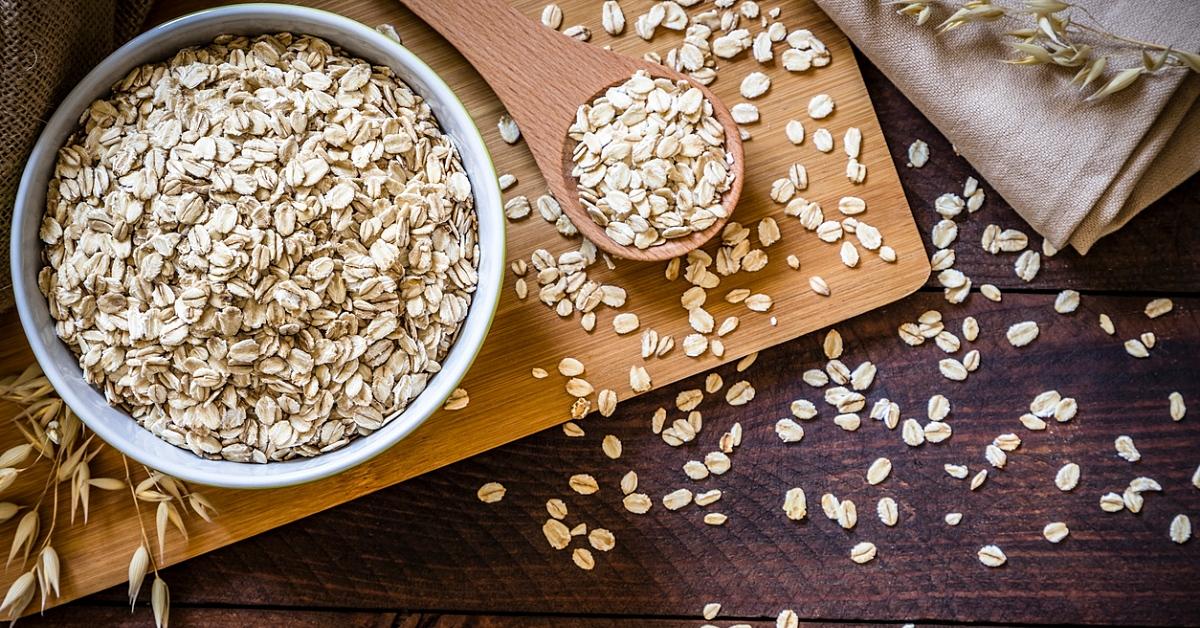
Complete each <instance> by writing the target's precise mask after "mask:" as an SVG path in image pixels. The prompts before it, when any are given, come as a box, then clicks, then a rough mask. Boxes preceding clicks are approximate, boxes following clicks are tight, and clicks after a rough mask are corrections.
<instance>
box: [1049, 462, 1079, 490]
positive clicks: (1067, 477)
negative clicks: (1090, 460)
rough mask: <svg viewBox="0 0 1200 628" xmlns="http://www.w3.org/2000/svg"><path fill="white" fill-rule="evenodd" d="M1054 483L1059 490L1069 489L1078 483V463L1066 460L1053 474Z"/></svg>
mask: <svg viewBox="0 0 1200 628" xmlns="http://www.w3.org/2000/svg"><path fill="white" fill-rule="evenodd" d="M1054 485H1055V486H1057V487H1058V490H1060V491H1070V490H1072V489H1074V488H1075V487H1076V486H1078V485H1079V465H1077V464H1075V463H1074V462H1068V463H1066V464H1064V465H1063V466H1062V467H1060V468H1059V470H1058V473H1056V474H1055V475H1054Z"/></svg>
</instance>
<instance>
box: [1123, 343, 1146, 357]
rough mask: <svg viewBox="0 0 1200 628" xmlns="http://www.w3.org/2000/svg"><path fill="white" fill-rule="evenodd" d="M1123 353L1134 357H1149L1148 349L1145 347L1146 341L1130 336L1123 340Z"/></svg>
mask: <svg viewBox="0 0 1200 628" xmlns="http://www.w3.org/2000/svg"><path fill="white" fill-rule="evenodd" d="M1125 353H1128V354H1129V355H1131V356H1133V357H1135V358H1148V357H1150V350H1149V349H1148V348H1147V347H1146V343H1144V342H1142V341H1141V339H1139V338H1131V339H1129V340H1126V341H1125Z"/></svg>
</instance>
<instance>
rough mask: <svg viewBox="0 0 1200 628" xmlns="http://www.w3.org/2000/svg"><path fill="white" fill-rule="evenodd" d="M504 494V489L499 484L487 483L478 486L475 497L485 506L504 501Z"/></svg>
mask: <svg viewBox="0 0 1200 628" xmlns="http://www.w3.org/2000/svg"><path fill="white" fill-rule="evenodd" d="M505 492H506V489H505V488H504V485H503V484H501V483H499V482H488V483H487V484H484V485H483V486H480V487H479V490H478V491H477V492H476V493H475V495H476V496H478V497H479V501H481V502H483V503H485V504H494V503H496V502H498V501H500V500H502V499H504V493H505Z"/></svg>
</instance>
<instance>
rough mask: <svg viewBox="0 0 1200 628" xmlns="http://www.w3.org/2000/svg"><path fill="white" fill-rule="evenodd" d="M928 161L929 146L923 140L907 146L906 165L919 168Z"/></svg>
mask: <svg viewBox="0 0 1200 628" xmlns="http://www.w3.org/2000/svg"><path fill="white" fill-rule="evenodd" d="M928 161H929V145H928V144H926V143H925V142H924V141H923V140H914V141H913V143H912V144H909V145H908V165H910V166H912V167H913V168H920V167H921V166H924V165H925V163H926V162H928Z"/></svg>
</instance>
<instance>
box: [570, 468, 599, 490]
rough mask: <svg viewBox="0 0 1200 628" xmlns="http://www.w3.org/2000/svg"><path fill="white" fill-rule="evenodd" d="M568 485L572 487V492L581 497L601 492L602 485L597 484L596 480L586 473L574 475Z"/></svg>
mask: <svg viewBox="0 0 1200 628" xmlns="http://www.w3.org/2000/svg"><path fill="white" fill-rule="evenodd" d="M567 484H568V485H570V487H571V490H573V491H575V492H576V493H579V494H580V495H591V494H592V493H595V492H596V491H598V490H600V485H599V484H597V483H596V478H594V477H592V476H590V475H588V474H586V473H577V474H575V475H572V476H571V479H570V480H568V482H567Z"/></svg>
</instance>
